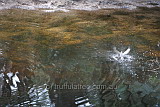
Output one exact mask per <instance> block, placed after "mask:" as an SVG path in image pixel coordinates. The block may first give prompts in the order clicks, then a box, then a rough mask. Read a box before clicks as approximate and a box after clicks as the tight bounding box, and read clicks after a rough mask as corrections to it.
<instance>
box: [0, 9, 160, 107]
mask: <svg viewBox="0 0 160 107" xmlns="http://www.w3.org/2000/svg"><path fill="white" fill-rule="evenodd" d="M159 12H160V11H159V8H150V9H148V8H139V9H138V10H134V11H133V10H132V11H130V10H120V9H119V10H114V9H108V10H98V11H75V10H71V11H70V12H68V13H63V12H55V13H44V12H40V11H28V10H27V11H26V10H18V9H17V10H3V11H0V106H45V107H47V106H48V107H112V106H120V107H127V106H128V107H132V106H137V107H145V106H148V107H150V106H151V107H159V106H160V96H159V95H160V91H159V90H160V73H159V72H160V58H159V57H160V54H159V53H160V52H159V50H160V47H159V41H160V38H159V19H160V17H159V15H158V13H159ZM155 13H156V14H155Z"/></svg>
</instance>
